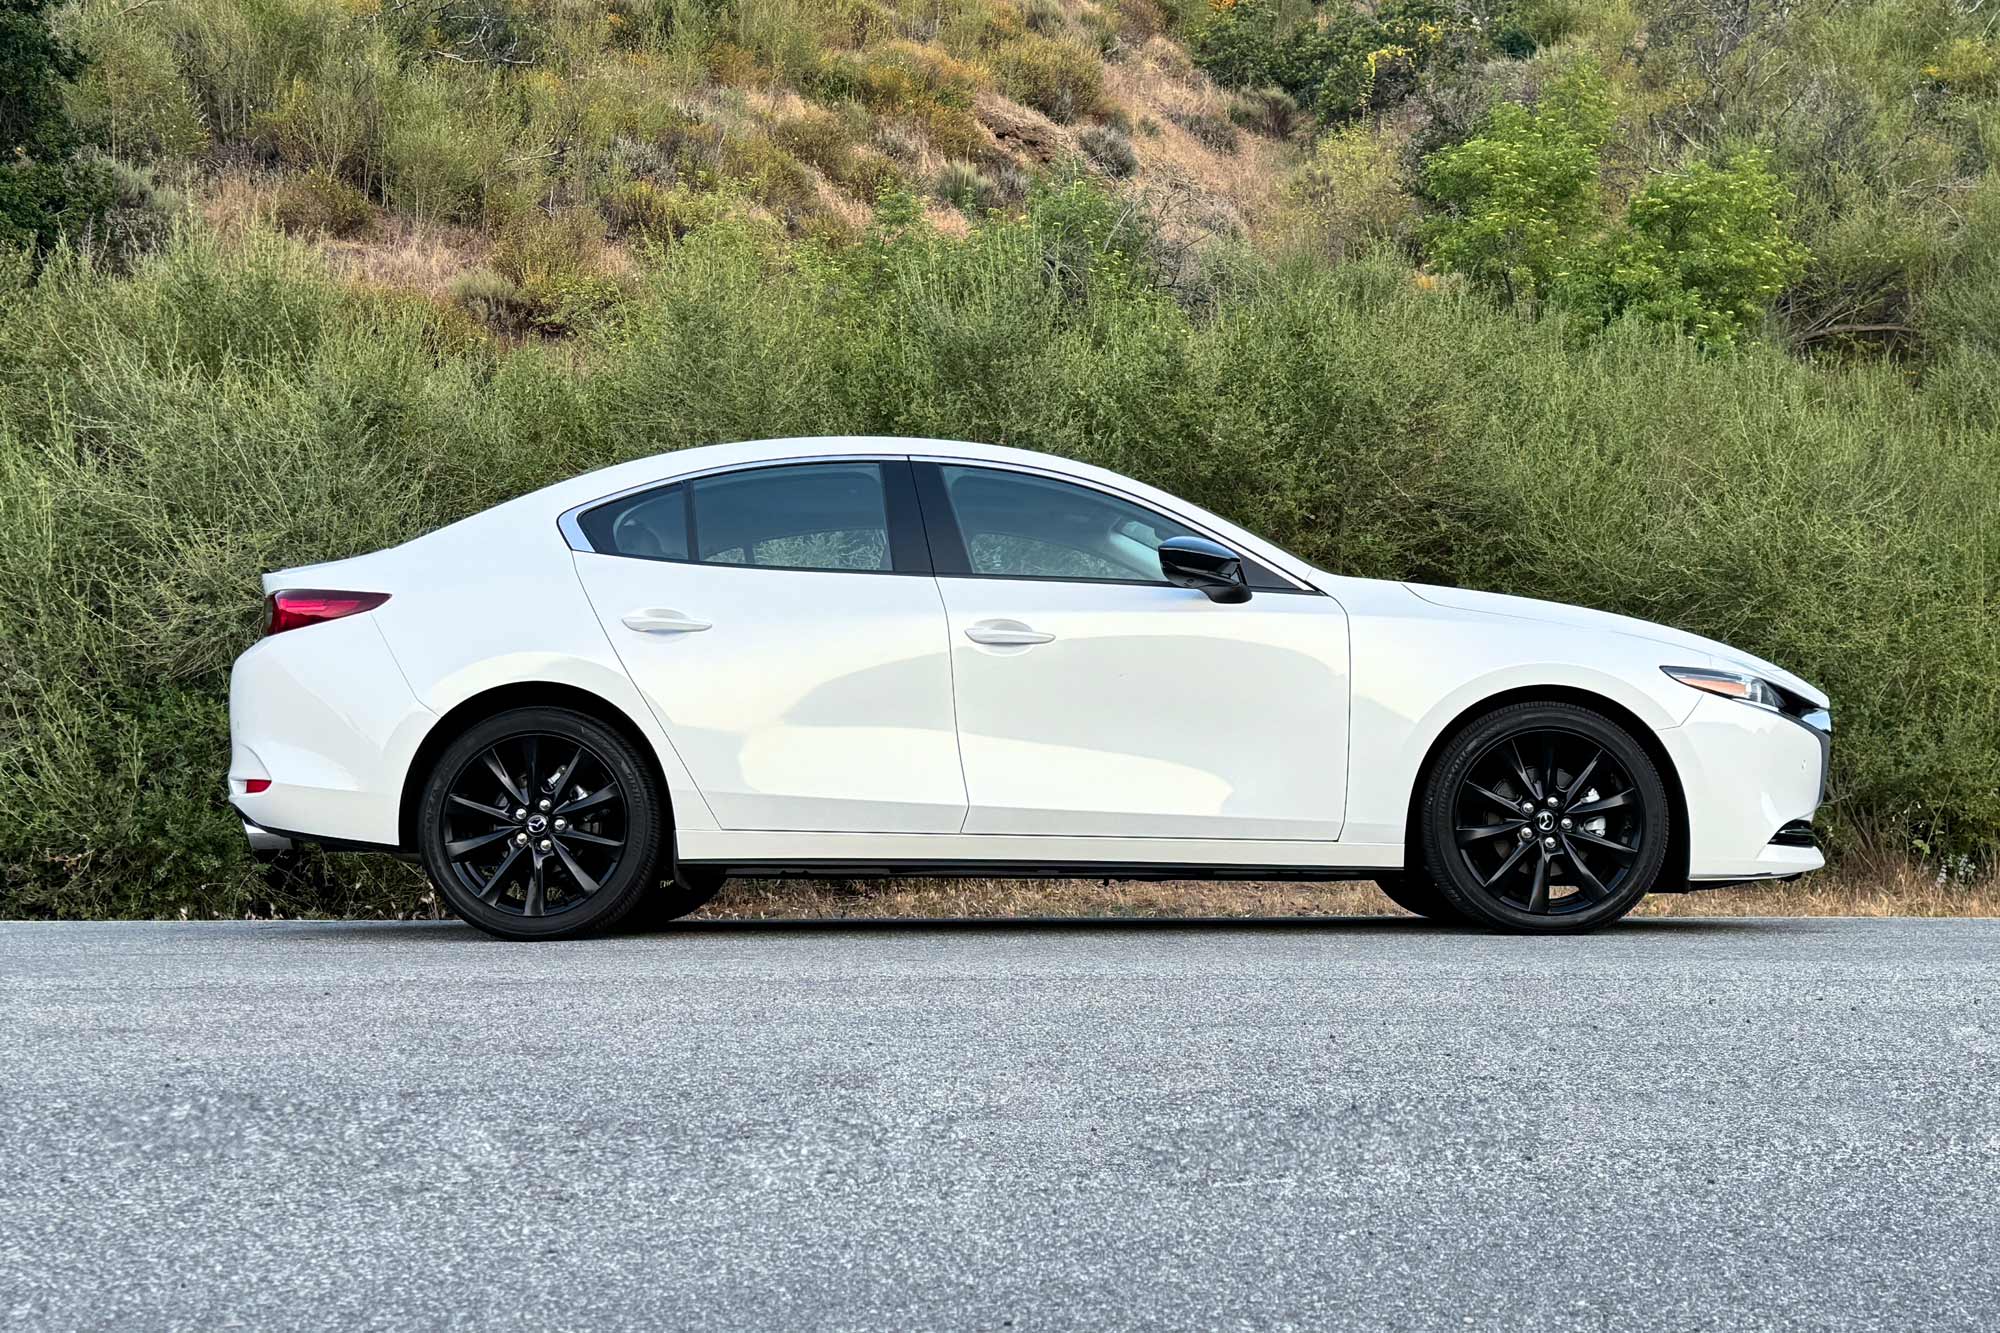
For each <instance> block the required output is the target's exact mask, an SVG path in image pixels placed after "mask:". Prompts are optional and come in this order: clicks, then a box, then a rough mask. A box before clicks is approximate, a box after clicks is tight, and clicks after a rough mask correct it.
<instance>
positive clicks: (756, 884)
mask: <svg viewBox="0 0 2000 1333" xmlns="http://www.w3.org/2000/svg"><path fill="white" fill-rule="evenodd" d="M1401 913H1402V909H1401V908H1400V907H1397V906H1396V905H1395V904H1394V903H1392V902H1390V901H1389V900H1388V898H1386V897H1384V896H1383V895H1382V893H1381V892H1380V891H1379V890H1377V889H1376V887H1375V886H1374V885H1373V884H1369V883H1359V882H1357V883H1350V884H1290V883H1248V884H1236V883H1208V882H1200V881H1190V882H1170V883H1130V882H1123V881H1111V882H1106V881H1102V880H1021V879H987V880H895V881H889V882H886V883H882V882H852V883H841V882H830V881H825V880H769V879H765V880H732V881H730V883H729V886H728V887H727V888H726V889H725V890H724V892H723V893H722V896H721V897H719V898H718V899H716V901H714V902H712V903H710V904H709V905H708V906H707V907H705V908H703V909H702V910H701V912H700V913H698V914H697V915H698V916H699V917H700V918H702V919H707V920H768V919H797V920H825V919H839V918H846V917H878V918H880V917H889V918H905V919H918V918H952V917H956V918H988V917H1035V916H1050V917H1209V918H1215V917H1223V918H1227V917H1297V916H1394V915H1400V914H1401ZM1637 914H1638V915H1640V916H2000V878H1995V877H1992V876H1989V877H1987V878H1986V879H1984V880H1981V881H1975V882H1973V883H1970V884H1952V885H1940V884H1939V883H1938V882H1937V879H1936V876H1935V875H1934V874H1933V873H1931V872H1927V871H1926V870H1925V869H1924V868H1923V867H1922V866H1919V865H1916V864H1913V863H1897V864H1877V865H1870V866H1865V867H1861V868H1857V869H1854V870H1847V871H1829V872H1826V873H1822V874H1818V875H1812V876H1809V877H1807V878H1805V879H1802V880H1799V881H1797V882H1796V883H1792V884H1778V885H1772V886H1770V887H1768V888H1748V887H1745V888H1736V889H1719V890H1713V891H1710V892H1705V893H1685V894H1660V895H1656V896H1654V897H1651V898H1648V899H1646V900H1645V902H1643V903H1641V904H1640V906H1639V911H1638V913H1637Z"/></svg>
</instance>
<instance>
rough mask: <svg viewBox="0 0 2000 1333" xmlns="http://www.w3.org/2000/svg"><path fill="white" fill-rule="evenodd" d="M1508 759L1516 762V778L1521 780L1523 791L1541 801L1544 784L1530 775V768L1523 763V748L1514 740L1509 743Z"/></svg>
mask: <svg viewBox="0 0 2000 1333" xmlns="http://www.w3.org/2000/svg"><path fill="white" fill-rule="evenodd" d="M1507 757H1508V758H1509V759H1511V760H1512V761H1513V762H1514V776H1515V777H1516V778H1517V779H1519V780H1520V783H1521V790H1522V791H1524V792H1526V793H1528V795H1530V796H1532V797H1534V798H1535V799H1536V800H1538V801H1539V800H1541V799H1542V784H1541V783H1539V782H1537V781H1535V780H1534V779H1533V778H1532V777H1530V776H1529V775H1528V766H1527V765H1526V764H1524V763H1522V762H1521V747H1520V746H1519V745H1517V744H1515V743H1514V742H1513V741H1512V740H1509V741H1508V742H1507Z"/></svg>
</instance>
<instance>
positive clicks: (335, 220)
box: [273, 170, 376, 238]
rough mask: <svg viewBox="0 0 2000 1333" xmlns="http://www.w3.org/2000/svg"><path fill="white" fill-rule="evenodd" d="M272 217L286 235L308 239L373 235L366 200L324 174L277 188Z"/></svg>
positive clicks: (301, 177) (373, 224)
mask: <svg viewBox="0 0 2000 1333" xmlns="http://www.w3.org/2000/svg"><path fill="white" fill-rule="evenodd" d="M273 217H274V219H275V220H276V222H277V224H278V225H279V226H281V227H283V228H284V229H285V230H286V231H290V232H298V233H300V234H302V235H307V236H315V235H324V236H338V237H342V238H353V237H367V236H373V235H374V234H375V232H376V219H375V209H374V206H373V205H371V204H370V203H369V202H368V196H367V195H365V194H363V193H361V191H359V190H357V189H355V188H354V187H353V186H352V185H349V184H348V183H347V182H346V181H344V180H342V179H340V177H338V176H335V175H333V174H332V173H331V172H328V171H325V170H313V171H308V172H305V173H303V174H301V175H297V176H288V177H286V178H285V181H284V183H283V184H282V185H280V186H279V187H278V196H277V200H276V202H275V204H274V206H273Z"/></svg>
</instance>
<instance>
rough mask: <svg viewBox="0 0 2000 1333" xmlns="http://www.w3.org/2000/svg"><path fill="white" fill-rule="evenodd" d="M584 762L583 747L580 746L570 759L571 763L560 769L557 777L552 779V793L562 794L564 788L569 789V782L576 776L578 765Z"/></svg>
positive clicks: (550, 788)
mask: <svg viewBox="0 0 2000 1333" xmlns="http://www.w3.org/2000/svg"><path fill="white" fill-rule="evenodd" d="M582 762H583V747H582V746H581V745H579V746H577V747H576V753H575V754H573V755H571V756H570V757H569V762H568V763H567V764H564V765H563V766H562V767H561V768H560V769H558V770H557V772H556V775H555V777H554V778H552V779H550V781H549V790H550V791H551V792H560V791H561V790H562V789H563V788H564V787H567V786H568V785H569V780H570V779H571V778H573V777H575V776H576V768H577V765H578V764H581V763H582Z"/></svg>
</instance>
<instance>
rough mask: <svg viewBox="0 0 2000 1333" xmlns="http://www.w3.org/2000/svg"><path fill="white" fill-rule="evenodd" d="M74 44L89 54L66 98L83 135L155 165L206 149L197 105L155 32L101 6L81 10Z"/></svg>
mask: <svg viewBox="0 0 2000 1333" xmlns="http://www.w3.org/2000/svg"><path fill="white" fill-rule="evenodd" d="M82 24H83V27H82V33H81V38H80V45H81V46H82V47H83V50H84V51H85V53H86V54H87V55H88V57H89V61H90V63H89V65H88V67H87V68H86V69H85V70H84V71H83V74H82V77H81V78H79V79H78V80H77V82H76V84H75V86H74V87H73V88H72V89H71V90H70V93H69V97H68V99H67V103H68V107H69V112H70V116H71V119H72V120H74V122H75V123H76V126H77V129H78V130H79V131H80V132H81V133H83V134H84V135H85V136H86V137H88V138H90V139H91V140H93V141H94V142H96V143H98V144H99V145H101V146H102V147H103V148H105V149H106V150H107V151H108V152H110V153H111V154H113V155H114V156H117V157H122V158H128V159H132V160H136V161H140V162H156V161H163V160H171V159H175V158H187V157H192V156H194V155H195V154H197V153H199V152H201V151H202V150H203V149H205V148H207V147H208V142H209V139H208V127H207V126H206V125H204V124H203V123H202V117H201V104H200V103H199V101H197V99H196V98H195V95H194V92H193V90H192V89H190V88H189V87H188V86H187V83H186V81H185V80H184V79H182V77H181V74H180V70H179V67H178V65H177V64H176V63H175V60H174V52H173V48H172V45H171V44H170V43H169V42H168V40H167V38H166V37H165V35H163V34H162V33H160V32H159V31H157V30H155V29H153V28H150V27H146V26H143V25H142V24H140V23H137V22H133V21H131V20H130V19H129V18H120V17H118V16H117V15H115V14H113V13H110V12H108V11H103V10H91V11H86V12H85V15H84V17H83V20H82Z"/></svg>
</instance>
